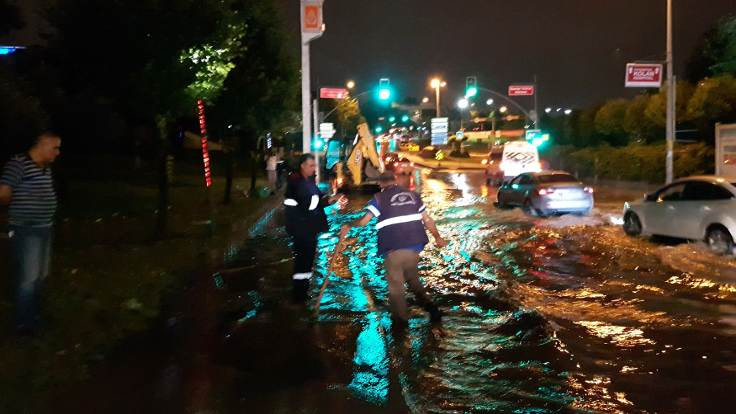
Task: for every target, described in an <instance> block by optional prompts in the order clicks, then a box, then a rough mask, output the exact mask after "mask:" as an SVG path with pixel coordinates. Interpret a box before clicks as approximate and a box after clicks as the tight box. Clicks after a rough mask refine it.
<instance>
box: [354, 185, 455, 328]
mask: <svg viewBox="0 0 736 414" xmlns="http://www.w3.org/2000/svg"><path fill="white" fill-rule="evenodd" d="M380 185H381V192H380V193H378V194H376V195H375V196H374V197H373V198H372V199H371V201H370V202H369V203H368V205H367V206H366V210H368V211H367V212H366V213H365V215H364V216H363V217H362V218H360V219H358V220H357V221H355V222H354V223H352V224H345V225H343V226H342V228H341V230H340V239H341V240H343V239H344V238H345V237H346V236H347V234H348V232H349V231H350V228H351V227H362V226H365V225H366V224H368V223H369V222H370V221H371V219H373V217H376V218H377V219H378V223H376V229H377V230H378V254H379V255H382V256H383V257H384V267H385V268H386V279H388V292H389V293H388V295H389V306H390V307H391V314H392V318H393V320H394V325H395V326H397V327H399V328H401V327H405V326H406V325H407V323H408V321H409V312H408V309H407V306H406V297H405V292H406V288H405V286H404V284H405V283H406V284H408V285H409V289H411V291H412V292H413V293H414V296H415V297H416V298H417V301H419V303H420V304H421V305H422V306H423V307H424V309H425V310H426V311H428V312H429V315H430V319H431V320H432V322H439V321H440V319H441V318H442V315H441V313H440V310H439V308H437V306H436V305H435V304H434V303H433V302H432V300H431V299H430V298H429V295H427V291H426V289H425V288H424V285H422V282H421V281H420V280H419V269H418V265H419V253H420V252H421V251H422V250H424V246H425V245H426V244H427V243H428V242H429V239H428V238H427V233H426V231H425V228H426V229H427V230H429V231H430V232H431V233H432V235H433V236H434V241H435V243H436V244H437V247H444V246H447V241H445V239H443V238H442V236H441V235H440V233H439V231H438V230H437V226H436V225H435V223H434V220H433V219H432V217H431V216H430V215H429V214H428V213H427V211H426V210H425V206H424V203H422V199H421V198H420V196H419V194H417V193H415V192H413V191H409V189H407V188H405V187H403V186H401V185H397V184H396V177H395V176H394V173H392V172H390V171H386V172H384V173H382V174H381V176H380Z"/></svg>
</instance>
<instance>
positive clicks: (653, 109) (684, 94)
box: [645, 81, 694, 129]
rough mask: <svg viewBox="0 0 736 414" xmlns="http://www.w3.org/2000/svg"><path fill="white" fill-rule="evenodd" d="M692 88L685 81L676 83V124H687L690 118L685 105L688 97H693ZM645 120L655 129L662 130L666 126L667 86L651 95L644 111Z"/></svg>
mask: <svg viewBox="0 0 736 414" xmlns="http://www.w3.org/2000/svg"><path fill="white" fill-rule="evenodd" d="M693 90H694V88H693V86H692V84H690V83H689V82H686V81H678V82H677V97H676V101H675V108H676V111H677V123H678V124H679V123H683V122H687V121H688V120H689V119H690V118H689V115H688V112H687V105H688V102H689V101H690V97H691V96H692V95H693ZM645 114H646V116H647V119H649V121H650V122H651V123H652V124H653V125H654V126H655V127H657V128H660V129H664V128H665V126H666V124H667V86H666V85H665V86H662V90H661V91H660V92H659V93H657V94H655V95H652V97H651V98H650V99H649V103H648V104H647V108H646V110H645Z"/></svg>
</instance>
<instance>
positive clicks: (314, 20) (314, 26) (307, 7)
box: [302, 2, 322, 33]
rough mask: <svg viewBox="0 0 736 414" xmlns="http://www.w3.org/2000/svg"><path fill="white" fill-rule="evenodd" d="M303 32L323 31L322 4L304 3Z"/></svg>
mask: <svg viewBox="0 0 736 414" xmlns="http://www.w3.org/2000/svg"><path fill="white" fill-rule="evenodd" d="M302 32H304V33H321V32H322V5H321V4H320V3H317V2H303V3H302Z"/></svg>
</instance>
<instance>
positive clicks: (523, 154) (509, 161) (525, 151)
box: [501, 141, 542, 181]
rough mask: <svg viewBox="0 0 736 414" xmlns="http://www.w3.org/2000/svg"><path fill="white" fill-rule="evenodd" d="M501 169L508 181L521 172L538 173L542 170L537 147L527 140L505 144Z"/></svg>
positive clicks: (505, 179)
mask: <svg viewBox="0 0 736 414" xmlns="http://www.w3.org/2000/svg"><path fill="white" fill-rule="evenodd" d="M501 171H503V178H504V181H508V180H510V179H512V178H514V177H516V176H517V175H519V174H524V173H538V172H541V171H542V166H541V164H540V163H539V152H538V151H537V147H536V146H535V145H533V144H530V143H528V142H526V141H511V142H507V143H506V144H504V146H503V158H502V160H501Z"/></svg>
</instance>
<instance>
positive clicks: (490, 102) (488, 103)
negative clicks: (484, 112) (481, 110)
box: [486, 98, 493, 106]
mask: <svg viewBox="0 0 736 414" xmlns="http://www.w3.org/2000/svg"><path fill="white" fill-rule="evenodd" d="M486 105H488V106H491V105H493V99H491V98H488V100H487V101H486Z"/></svg>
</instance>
